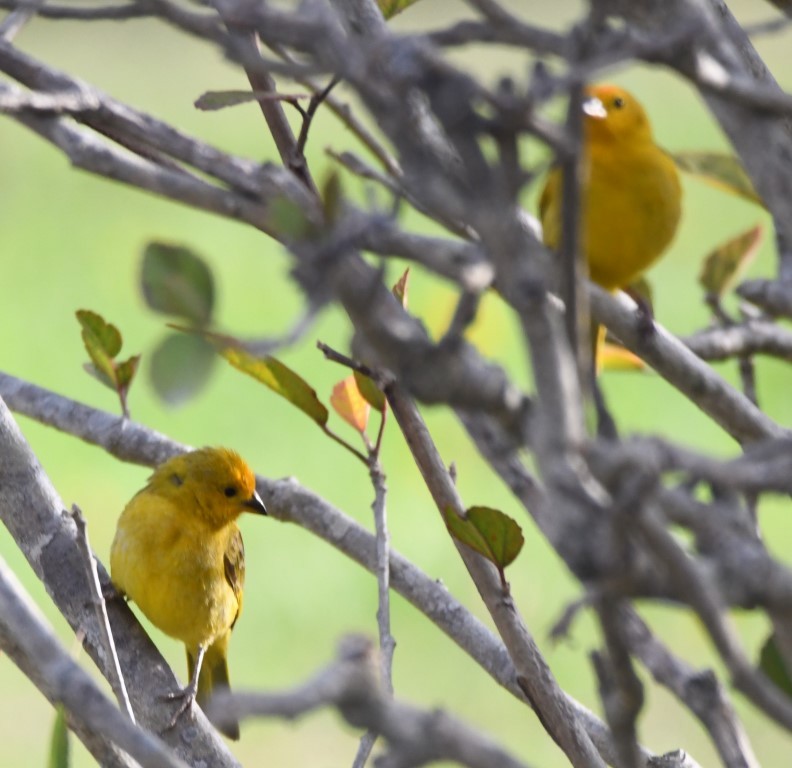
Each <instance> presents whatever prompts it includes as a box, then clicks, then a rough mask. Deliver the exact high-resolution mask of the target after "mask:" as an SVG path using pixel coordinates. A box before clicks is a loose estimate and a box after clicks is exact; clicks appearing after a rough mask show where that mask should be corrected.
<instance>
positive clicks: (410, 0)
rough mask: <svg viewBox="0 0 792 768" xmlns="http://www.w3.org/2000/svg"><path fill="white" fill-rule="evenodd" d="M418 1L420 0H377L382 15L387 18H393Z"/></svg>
mask: <svg viewBox="0 0 792 768" xmlns="http://www.w3.org/2000/svg"><path fill="white" fill-rule="evenodd" d="M417 2H418V0H377V5H378V6H379V9H380V11H382V15H383V16H384V17H385V18H386V19H391V18H393V17H394V16H395V15H396V14H397V13H401V12H402V11H404V10H406V9H407V8H409V7H410V6H411V5H414V4H415V3H417Z"/></svg>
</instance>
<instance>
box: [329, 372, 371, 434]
mask: <svg viewBox="0 0 792 768" xmlns="http://www.w3.org/2000/svg"><path fill="white" fill-rule="evenodd" d="M330 405H332V406H333V408H335V411H336V413H337V414H338V415H339V416H340V417H341V418H342V419H343V420H344V421H345V422H346V423H347V424H349V425H350V426H351V427H353V428H354V429H356V430H357V431H358V432H360V433H361V434H362V433H363V432H365V431H366V426H367V425H368V419H369V413H370V411H371V406H370V405H369V404H368V402H367V401H366V399H365V398H364V397H363V395H361V394H360V390H359V389H358V387H357V384H356V383H355V377H354V376H347V377H346V378H345V379H344V380H343V381H339V382H338V384H336V385H335V386H334V387H333V393H332V394H331V395H330Z"/></svg>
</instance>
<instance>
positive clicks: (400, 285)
mask: <svg viewBox="0 0 792 768" xmlns="http://www.w3.org/2000/svg"><path fill="white" fill-rule="evenodd" d="M409 280H410V268H409V267H407V269H405V270H404V274H403V275H402V276H401V277H400V278H399V279H398V280H397V281H396V285H394V286H393V289H392V290H393V295H394V296H395V297H396V298H397V299H398V300H399V301H400V302H401V305H402V306H403V307H404V308H405V309H407V298H408V284H409Z"/></svg>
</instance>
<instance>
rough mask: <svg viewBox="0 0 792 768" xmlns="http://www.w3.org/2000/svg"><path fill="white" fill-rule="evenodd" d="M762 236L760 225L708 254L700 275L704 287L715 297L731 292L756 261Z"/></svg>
mask: <svg viewBox="0 0 792 768" xmlns="http://www.w3.org/2000/svg"><path fill="white" fill-rule="evenodd" d="M763 234H764V230H763V229H762V226H761V224H757V225H756V226H755V227H752V228H751V229H749V230H747V231H745V232H741V233H740V234H739V235H737V236H736V237H733V238H731V239H730V240H727V241H726V242H725V243H722V244H721V245H719V246H718V247H717V248H715V249H714V250H712V251H711V252H710V253H708V254H707V256H706V257H705V258H704V262H703V264H702V265H701V272H700V273H699V283H700V284H701V287H702V288H704V290H705V291H706V292H707V293H708V294H710V295H714V296H723V295H724V294H725V293H727V292H728V291H730V290H731V289H732V288H733V287H734V284H735V283H736V282H737V280H738V279H739V277H740V276H741V275H742V274H743V273H744V272H745V270H746V269H747V267H748V265H749V264H750V263H751V262H752V261H753V260H754V258H756V254H757V253H758V252H759V246H760V245H761V244H762V235H763Z"/></svg>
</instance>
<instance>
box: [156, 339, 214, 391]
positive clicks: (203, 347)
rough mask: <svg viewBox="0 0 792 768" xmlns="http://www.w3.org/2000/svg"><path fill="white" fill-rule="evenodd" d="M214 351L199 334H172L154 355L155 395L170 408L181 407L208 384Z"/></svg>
mask: <svg viewBox="0 0 792 768" xmlns="http://www.w3.org/2000/svg"><path fill="white" fill-rule="evenodd" d="M214 361H215V349H214V347H213V346H212V345H211V344H210V343H209V342H208V341H207V340H206V339H205V338H202V337H201V336H199V335H197V334H181V333H172V334H170V335H168V336H166V337H165V339H164V340H163V341H162V342H161V343H160V345H159V346H158V347H157V348H156V349H155V350H154V352H153V353H152V355H151V367H150V368H149V376H150V379H151V384H152V386H153V387H154V391H155V392H156V393H157V395H159V397H160V398H161V399H162V400H163V401H164V402H166V403H167V404H168V405H181V404H182V403H185V402H186V401H187V400H189V399H190V398H191V397H193V396H194V395H196V394H197V393H198V392H199V391H200V390H201V389H202V387H203V386H204V385H205V384H206V382H207V381H208V380H209V375H210V374H211V372H212V368H213V367H214Z"/></svg>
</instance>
